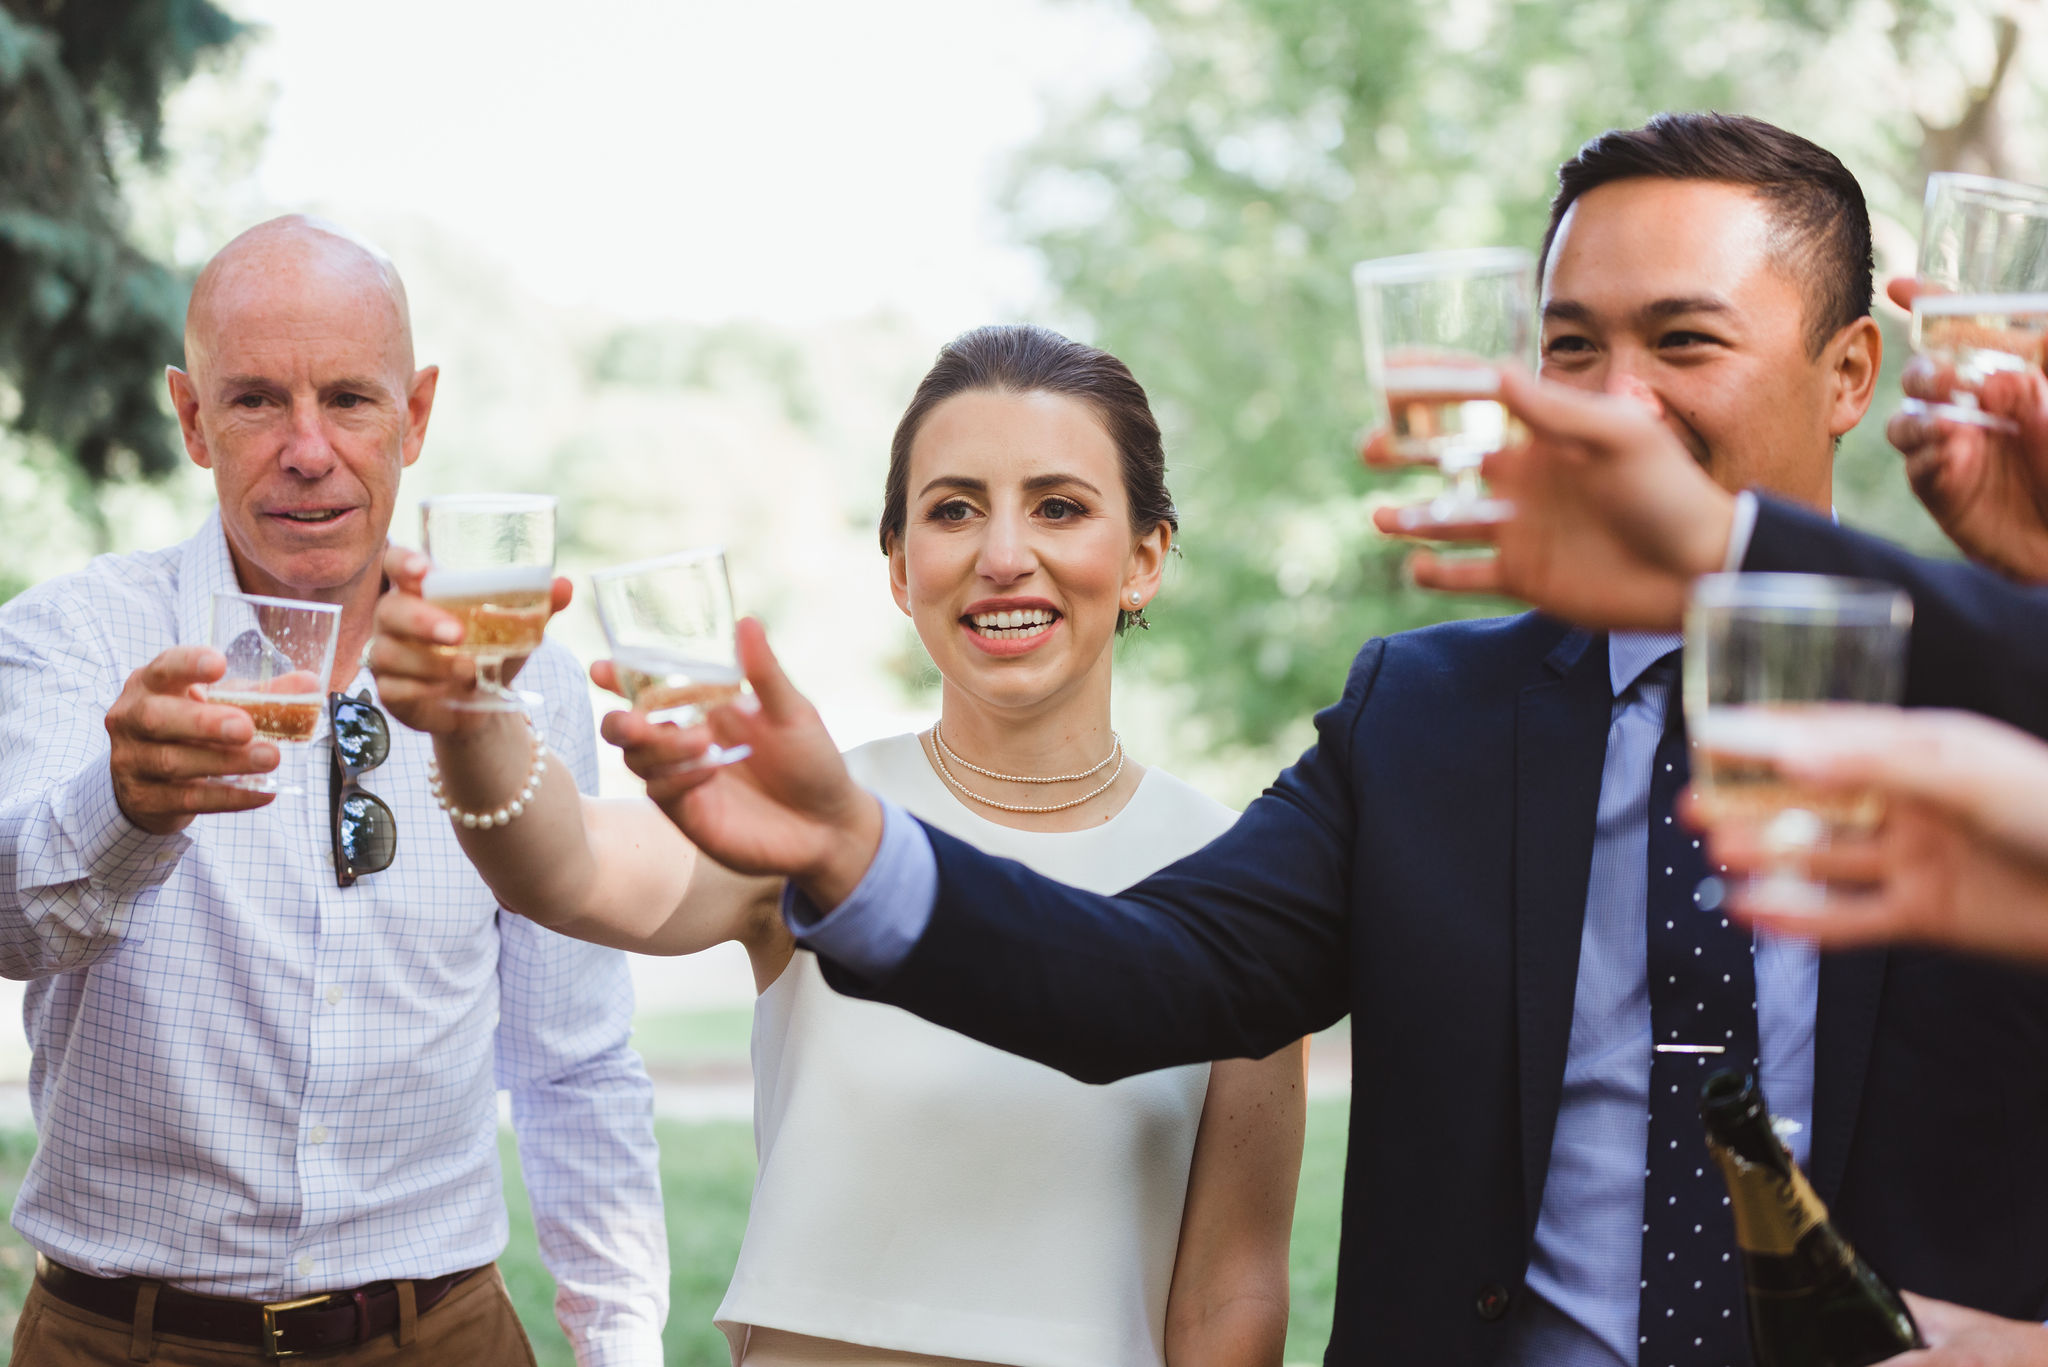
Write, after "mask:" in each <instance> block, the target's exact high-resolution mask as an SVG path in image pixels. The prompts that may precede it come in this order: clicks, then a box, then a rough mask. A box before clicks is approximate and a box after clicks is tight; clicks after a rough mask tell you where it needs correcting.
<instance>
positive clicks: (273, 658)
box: [203, 593, 341, 796]
mask: <svg viewBox="0 0 2048 1367" xmlns="http://www.w3.org/2000/svg"><path fill="white" fill-rule="evenodd" d="M340 639H341V609H340V608H339V607H337V606H336V605H334V604H332V603H308V602H304V601H302V600H300V599H296V598H264V597H261V596H259V595H256V594H249V593H216V594H215V595H213V648H214V649H215V650H218V651H219V652H220V653H221V654H223V655H225V656H227V661H228V667H227V672H226V673H225V674H223V675H221V677H220V680H219V681H218V682H216V683H210V684H207V685H205V686H204V688H203V695H204V697H205V699H206V701H208V702H210V703H222V704H225V705H226V706H229V707H238V708H240V709H241V710H242V711H244V712H246V713H248V714H249V720H250V721H251V722H253V723H255V726H256V734H257V735H258V736H259V737H261V738H262V739H264V740H268V741H275V742H277V743H278V745H279V752H280V754H283V753H288V752H286V751H284V749H283V747H284V746H286V745H300V744H304V743H305V742H307V741H309V740H311V739H313V735H314V733H315V732H316V731H318V730H319V729H320V718H321V715H322V714H323V713H324V712H325V711H326V710H327V684H328V680H329V679H331V678H332V677H333V675H334V650H335V643H336V642H337V641H339V640H340ZM280 767H282V766H280ZM205 781H206V782H208V783H218V784H221V785H223V786H225V787H229V788H243V789H246V790H248V791H249V792H252V793H276V794H279V795H280V796H289V795H294V794H299V793H303V792H305V789H303V788H301V787H298V786H297V785H296V784H289V783H280V782H279V781H278V777H277V774H276V773H274V772H273V773H268V774H225V775H222V776H220V777H217V778H209V779H207V780H205Z"/></svg>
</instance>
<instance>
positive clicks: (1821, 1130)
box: [1807, 949, 1886, 1203]
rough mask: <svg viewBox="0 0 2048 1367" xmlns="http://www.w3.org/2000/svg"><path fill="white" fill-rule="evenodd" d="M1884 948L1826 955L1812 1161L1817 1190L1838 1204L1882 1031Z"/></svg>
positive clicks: (1818, 1015)
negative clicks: (1867, 1077) (1879, 1017)
mask: <svg viewBox="0 0 2048 1367" xmlns="http://www.w3.org/2000/svg"><path fill="white" fill-rule="evenodd" d="M1885 959H1886V954H1885V951H1884V950H1882V949H1876V950H1858V951H1856V952H1854V953H1847V954H1844V953H1833V954H1825V955H1823V956H1822V957H1821V961H1820V1002H1819V1004H1818V1006H1817V1007H1816V1008H1815V1019H1814V1038H1813V1146H1812V1148H1811V1150H1810V1152H1809V1157H1808V1161H1807V1166H1808V1167H1810V1168H1811V1169H1812V1171H1813V1185H1814V1190H1815V1191H1817V1192H1818V1193H1819V1194H1820V1198H1821V1200H1823V1201H1826V1202H1830V1203H1832V1202H1833V1201H1834V1199H1835V1196H1836V1194H1837V1193H1838V1192H1839V1191H1840V1190H1841V1186H1842V1173H1843V1169H1844V1168H1845V1167H1846V1166H1847V1165H1848V1162H1849V1141H1850V1139H1851V1138H1852V1137H1853V1135H1854V1132H1855V1128H1856V1113H1857V1111H1858V1110H1859V1109H1860V1108H1861V1105H1862V1101H1863V1078H1864V1074H1865V1072H1866V1071H1867V1070H1868V1068H1869V1066H1870V1048H1871V1045H1872V1044H1873V1043H1874V1042H1875V1039H1876V1035H1877V1006H1878V998H1879V996H1880V995H1881V994H1882V992H1883V990H1884V967H1885Z"/></svg>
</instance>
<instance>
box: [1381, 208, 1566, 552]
mask: <svg viewBox="0 0 2048 1367" xmlns="http://www.w3.org/2000/svg"><path fill="white" fill-rule="evenodd" d="M1351 279H1352V283H1353V285H1354V286H1355V287H1356V288H1357V291H1358V318H1359V325H1360V329H1361V331H1362V332H1363V334H1364V341H1365V369H1366V376H1367V379H1368V380H1369V381H1370V382H1371V384H1372V387H1373V389H1374V391H1375V392H1376V393H1377V395H1378V396H1379V400H1380V407H1381V411H1382V412H1384V413H1385V415H1386V420H1387V423H1388V426H1389V427H1390V428H1391V430H1392V434H1393V449H1394V454H1395V455H1397V456H1400V457H1402V458H1404V459H1407V460H1411V461H1413V462H1415V463H1416V464H1419V465H1434V466H1436V467H1437V468H1439V469H1441V470H1442V471H1443V472H1444V473H1445V474H1446V475H1448V476H1450V478H1451V481H1452V484H1451V488H1450V489H1449V490H1447V491H1446V492H1445V493H1444V494H1443V495H1442V496H1441V497H1439V498H1437V499H1436V500H1435V501H1434V502H1432V503H1431V504H1430V505H1429V514H1430V517H1431V518H1432V519H1434V520H1435V521H1438V522H1486V521H1492V520H1495V519H1497V518H1499V517H1500V516H1501V515H1502V513H1503V509H1501V507H1500V506H1499V505H1498V504H1497V503H1496V502H1494V501H1492V500H1489V499H1488V498H1487V497H1486V494H1485V489H1484V486H1483V485H1482V483H1481V481H1480V477H1479V467H1480V465H1481V463H1482V462H1484V461H1485V459H1486V458H1487V457H1488V456H1489V455H1491V454H1493V453H1494V452H1495V451H1498V450H1500V449H1501V447H1503V446H1505V445H1506V444H1507V443H1508V442H1509V441H1510V440H1511V439H1512V435H1513V430H1514V424H1513V421H1512V419H1510V417H1509V415H1508V411H1507V408H1506V407H1505V406H1504V405H1503V404H1502V403H1501V402H1500V399H1499V397H1498V396H1499V393H1500V374H1499V372H1498V371H1497V370H1496V369H1495V365H1496V363H1498V362H1501V361H1508V360H1516V361H1525V360H1527V359H1528V356H1529V351H1530V347H1531V345H1532V341H1533V320H1534V316H1535V298H1536V258H1535V256H1534V255H1533V254H1532V253H1530V252H1528V251H1525V250H1524V249H1522V248H1520V247H1495V248H1483V249H1479V250H1473V251H1448V252H1423V253H1419V254H1417V255H1413V256H1394V257H1386V258H1383V259H1381V260H1377V261H1361V262H1359V263H1358V264H1357V265H1356V266H1354V267H1352V271H1351Z"/></svg>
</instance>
